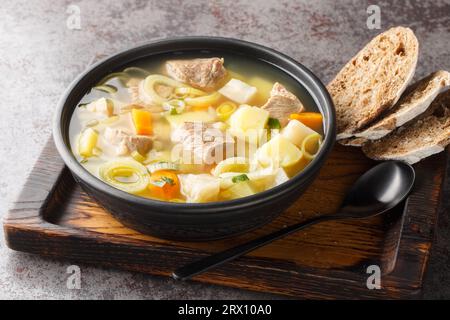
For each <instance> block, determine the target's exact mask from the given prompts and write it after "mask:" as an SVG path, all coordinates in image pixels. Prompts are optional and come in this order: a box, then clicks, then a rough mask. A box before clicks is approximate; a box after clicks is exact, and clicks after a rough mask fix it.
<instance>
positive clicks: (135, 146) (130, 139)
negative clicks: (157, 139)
mask: <svg viewBox="0 0 450 320" xmlns="http://www.w3.org/2000/svg"><path fill="white" fill-rule="evenodd" d="M104 136H105V139H106V140H107V141H108V143H110V144H111V145H113V146H115V148H116V154H117V155H119V156H123V155H127V154H130V153H131V152H133V151H137V152H139V153H140V154H142V155H145V154H146V153H147V152H149V151H150V149H151V147H152V143H153V141H152V139H151V138H150V137H148V136H143V135H134V134H129V133H127V132H125V131H124V130H122V129H116V128H114V129H113V128H109V127H108V128H106V129H105V134H104Z"/></svg>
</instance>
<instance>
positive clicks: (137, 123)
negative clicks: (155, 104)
mask: <svg viewBox="0 0 450 320" xmlns="http://www.w3.org/2000/svg"><path fill="white" fill-rule="evenodd" d="M131 116H132V118H133V124H134V128H135V129H136V133H137V134H152V132H153V126H152V114H151V113H150V112H149V111H147V110H144V109H132V110H131Z"/></svg>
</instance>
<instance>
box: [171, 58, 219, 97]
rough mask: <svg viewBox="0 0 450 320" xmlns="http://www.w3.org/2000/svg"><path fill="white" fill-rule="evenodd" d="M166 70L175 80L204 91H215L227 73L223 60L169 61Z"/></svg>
mask: <svg viewBox="0 0 450 320" xmlns="http://www.w3.org/2000/svg"><path fill="white" fill-rule="evenodd" d="M166 70H167V73H168V74H169V76H171V77H172V78H174V79H175V80H178V81H180V82H184V83H187V84H189V85H191V86H193V87H195V88H199V89H204V90H213V89H214V88H215V86H216V85H217V82H218V81H220V80H221V79H222V78H223V77H224V76H225V75H226V73H227V71H226V69H225V67H224V66H223V58H199V59H189V60H169V61H167V62H166Z"/></svg>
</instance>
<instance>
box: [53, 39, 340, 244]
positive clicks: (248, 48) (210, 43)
mask: <svg viewBox="0 0 450 320" xmlns="http://www.w3.org/2000/svg"><path fill="white" fill-rule="evenodd" d="M205 51H207V52H212V53H214V52H216V51H217V52H219V54H220V52H222V53H231V54H236V53H237V54H241V55H245V56H248V57H251V58H252V59H260V60H263V61H265V62H267V63H269V64H272V65H273V67H274V68H279V69H281V70H282V71H284V72H286V73H287V74H289V75H290V76H291V77H292V78H293V79H294V80H295V81H297V82H298V83H299V85H302V86H303V87H304V88H306V90H307V91H308V93H309V94H310V96H311V97H312V98H313V99H314V101H315V103H316V105H317V106H318V108H319V110H320V111H321V112H322V114H323V116H324V132H325V138H324V141H323V145H322V148H321V150H320V152H319V154H318V155H317V157H316V158H315V159H314V160H313V162H312V163H310V164H309V165H308V166H307V168H306V169H305V170H304V171H303V172H301V173H299V174H298V175H296V176H295V177H293V178H292V179H290V180H289V181H287V182H286V183H283V184H282V185H279V186H277V187H275V188H272V189H270V190H267V191H264V192H261V193H258V194H256V195H253V196H250V197H246V198H242V199H237V200H232V201H225V202H212V203H200V204H190V203H189V204H185V203H171V202H162V201H156V200H151V199H146V198H143V197H138V196H134V195H131V194H128V193H125V192H123V191H120V190H118V189H116V188H113V187H111V186H109V185H107V184H106V183H104V182H102V181H101V180H99V179H98V178H96V177H94V176H93V175H91V174H90V173H89V172H88V171H87V170H85V169H84V168H83V167H82V166H81V165H80V164H79V163H78V162H77V160H76V159H75V157H74V155H73V154H72V152H71V151H70V145H69V135H68V131H69V123H70V118H71V116H72V113H73V111H74V108H75V107H76V105H77V104H78V102H79V101H80V99H81V98H82V97H83V95H84V94H85V93H86V92H87V91H88V90H89V89H90V88H91V87H92V86H93V85H95V83H96V82H98V81H99V80H100V79H101V78H102V77H103V76H105V75H106V74H108V73H110V72H111V71H114V70H118V69H120V68H121V67H124V66H125V65H128V64H129V63H130V62H133V61H135V60H139V59H142V58H148V57H151V56H153V55H158V54H163V53H173V52H177V53H184V52H189V53H195V52H203V53H204V52H205ZM335 122H336V120H335V113H334V107H333V103H332V100H331V99H330V96H329V94H328V92H327V90H326V88H325V87H324V85H323V84H322V83H321V82H320V80H319V79H318V78H317V77H315V76H314V75H313V74H312V73H311V72H310V71H309V70H308V69H307V68H305V67H304V66H303V65H301V64H300V63H298V62H296V61H294V60H293V59H291V58H289V57H287V56H286V55H284V54H281V53H279V52H277V51H275V50H272V49H269V48H266V47H263V46H260V45H257V44H254V43H250V42H245V41H241V40H236V39H228V38H218V37H182V38H173V39H165V40H158V41H153V42H150V43H147V44H145V45H142V46H139V47H136V48H132V49H129V50H126V51H123V52H120V53H118V54H115V55H113V56H110V57H109V58H106V59H104V60H103V61H100V62H98V63H96V64H95V65H93V66H91V67H90V68H89V69H88V70H86V71H85V72H83V73H82V74H81V75H80V76H79V77H78V78H77V79H76V80H75V81H74V82H73V83H72V84H71V85H70V86H69V88H68V89H67V91H66V92H65V93H64V95H63V96H62V98H61V100H60V101H59V104H58V107H57V110H56V116H55V120H54V128H53V137H54V140H55V143H56V147H57V148H58V151H59V153H60V155H61V157H62V158H63V160H64V162H65V163H66V165H67V167H68V168H69V169H70V171H71V172H72V174H73V176H74V178H75V180H76V181H77V182H78V183H79V184H80V185H81V186H82V188H83V189H84V190H85V191H86V192H87V193H88V194H89V195H91V196H92V197H93V198H95V199H96V200H97V201H98V202H99V203H100V204H101V205H102V206H103V207H104V208H106V209H107V210H108V211H109V212H111V214H112V215H113V216H114V217H116V218H117V219H118V220H120V221H121V222H122V223H123V224H124V225H126V226H129V227H131V228H133V229H136V230H138V231H140V232H142V233H146V234H150V235H154V236H157V237H161V238H166V239H175V240H183V241H200V240H212V239H218V238H224V237H228V236H232V235H235V234H238V233H242V232H245V231H248V230H251V229H254V228H257V227H259V226H262V225H264V224H266V223H268V222H270V221H271V220H272V219H274V218H275V217H276V216H278V215H279V214H280V213H281V212H283V210H285V209H286V208H287V207H289V205H291V204H292V203H293V202H294V201H295V200H296V199H297V198H298V197H299V196H300V195H301V194H302V193H303V192H304V191H305V189H306V188H307V187H308V186H309V185H310V184H311V182H312V181H313V179H314V178H315V176H316V175H317V173H318V172H319V170H320V168H321V167H322V165H323V164H324V162H325V160H326V158H327V155H328V154H329V152H330V150H331V149H332V147H333V144H334V141H335Z"/></svg>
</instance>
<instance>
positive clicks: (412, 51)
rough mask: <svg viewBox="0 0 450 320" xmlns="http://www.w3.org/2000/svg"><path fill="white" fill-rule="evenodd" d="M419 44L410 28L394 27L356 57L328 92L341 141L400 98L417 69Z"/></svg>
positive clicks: (370, 43) (373, 40)
mask: <svg viewBox="0 0 450 320" xmlns="http://www.w3.org/2000/svg"><path fill="white" fill-rule="evenodd" d="M418 55H419V43H418V41H417V38H416V36H415V35H414V32H413V31H412V30H411V29H409V28H404V27H395V28H391V29H389V30H387V31H385V32H383V33H381V34H379V35H378V36H376V37H375V38H374V39H372V40H371V41H370V42H369V43H368V44H367V45H366V46H365V47H364V48H363V49H362V50H361V51H360V52H358V54H357V55H356V56H354V57H353V58H352V59H351V60H350V61H349V62H348V63H347V64H346V65H345V66H344V68H342V70H341V71H340V72H339V73H338V74H337V76H336V77H335V78H334V79H333V80H332V81H331V82H330V83H329V84H328V86H327V89H328V91H329V92H330V94H331V97H332V98H333V102H334V104H335V107H336V114H337V131H338V136H337V139H338V140H339V139H345V138H349V137H352V136H353V135H354V133H355V132H357V131H359V130H361V129H363V128H364V127H366V126H367V125H369V124H370V123H371V122H373V121H374V120H375V119H376V118H377V117H378V116H379V115H380V114H381V113H383V112H384V111H386V110H388V109H390V108H391V107H392V106H393V105H394V104H395V103H396V102H397V101H398V99H399V98H400V96H401V94H402V93H403V91H404V90H405V89H406V87H407V85H408V83H409V82H410V81H411V79H412V77H413V75H414V71H415V69H416V64H417V58H418Z"/></svg>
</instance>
